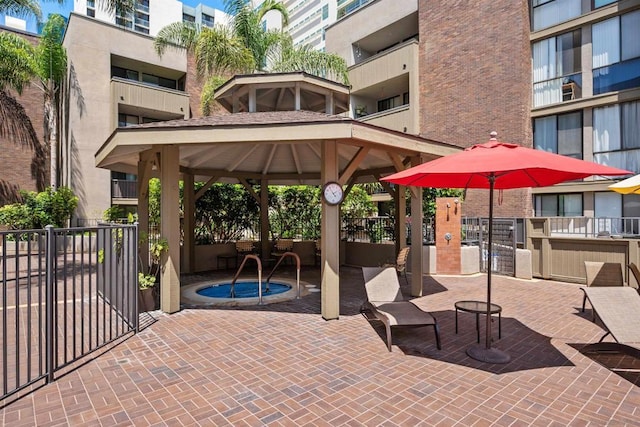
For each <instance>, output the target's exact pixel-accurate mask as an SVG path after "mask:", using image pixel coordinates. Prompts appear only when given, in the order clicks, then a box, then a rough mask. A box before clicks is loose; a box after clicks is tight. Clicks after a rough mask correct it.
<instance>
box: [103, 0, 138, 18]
mask: <svg viewBox="0 0 640 427" xmlns="http://www.w3.org/2000/svg"><path fill="white" fill-rule="evenodd" d="M96 3H97V5H98V8H100V10H103V11H105V12H107V13H109V14H110V15H119V16H127V15H130V14H133V13H134V12H135V11H136V8H135V5H136V2H135V0H98V1H97V2H96Z"/></svg>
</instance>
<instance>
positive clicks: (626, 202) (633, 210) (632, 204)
mask: <svg viewBox="0 0 640 427" xmlns="http://www.w3.org/2000/svg"><path fill="white" fill-rule="evenodd" d="M622 216H627V217H629V216H634V217H640V194H626V195H624V196H622ZM635 234H638V232H637V231H636V232H635Z"/></svg>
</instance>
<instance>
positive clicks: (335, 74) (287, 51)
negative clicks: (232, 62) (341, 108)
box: [270, 39, 349, 84]
mask: <svg viewBox="0 0 640 427" xmlns="http://www.w3.org/2000/svg"><path fill="white" fill-rule="evenodd" d="M270 60H271V69H272V71H275V72H293V71H304V72H306V73H309V74H313V75H315V76H319V77H324V78H326V79H329V80H334V81H337V82H340V83H343V84H349V75H348V72H347V64H346V62H345V61H344V59H343V58H341V57H340V56H338V55H336V54H333V53H327V52H321V51H318V50H315V49H313V48H311V47H310V46H308V45H302V46H294V45H293V42H292V40H291V39H289V40H287V41H286V42H285V43H283V44H281V45H280V50H275V51H273V52H272V55H271V56H270Z"/></svg>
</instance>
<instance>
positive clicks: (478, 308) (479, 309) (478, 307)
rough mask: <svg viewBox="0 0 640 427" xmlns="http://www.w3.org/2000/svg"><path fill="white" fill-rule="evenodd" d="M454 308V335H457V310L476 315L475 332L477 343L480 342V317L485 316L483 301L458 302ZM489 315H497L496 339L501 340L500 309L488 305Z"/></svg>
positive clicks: (485, 307)
mask: <svg viewBox="0 0 640 427" xmlns="http://www.w3.org/2000/svg"><path fill="white" fill-rule="evenodd" d="M454 305H455V307H456V334H457V333H458V310H460V311H466V312H467V313H474V314H475V315H476V332H477V334H478V342H480V315H481V314H487V303H486V302H484V301H458V302H456V303H455V304H454ZM490 308H491V310H490V312H489V314H490V315H491V314H497V315H498V339H500V338H502V307H500V306H499V305H498V304H493V303H491V304H490Z"/></svg>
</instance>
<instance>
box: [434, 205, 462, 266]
mask: <svg viewBox="0 0 640 427" xmlns="http://www.w3.org/2000/svg"><path fill="white" fill-rule="evenodd" d="M461 218H462V204H461V203H460V202H459V199H458V198H455V197H438V198H437V199H436V235H435V236H434V237H435V241H436V265H437V268H438V270H437V271H438V274H460V272H461V270H462V265H461V262H460V247H461V231H462V230H461V228H462V225H461Z"/></svg>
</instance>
